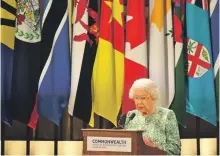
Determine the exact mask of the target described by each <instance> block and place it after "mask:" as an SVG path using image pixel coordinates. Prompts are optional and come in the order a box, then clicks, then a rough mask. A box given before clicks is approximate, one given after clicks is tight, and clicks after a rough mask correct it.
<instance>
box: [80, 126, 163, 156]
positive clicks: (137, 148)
mask: <svg viewBox="0 0 220 156" xmlns="http://www.w3.org/2000/svg"><path fill="white" fill-rule="evenodd" d="M82 132H83V155H148V154H149V155H166V153H165V152H164V151H162V150H160V149H158V148H156V147H149V146H147V145H146V144H145V143H144V142H143V139H142V132H143V131H142V130H121V129H82Z"/></svg>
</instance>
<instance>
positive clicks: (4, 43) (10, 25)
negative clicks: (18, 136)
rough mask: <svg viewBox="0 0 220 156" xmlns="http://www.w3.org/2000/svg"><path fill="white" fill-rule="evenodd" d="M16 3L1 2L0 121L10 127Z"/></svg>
mask: <svg viewBox="0 0 220 156" xmlns="http://www.w3.org/2000/svg"><path fill="white" fill-rule="evenodd" d="M15 17H16V1H15V0H11V1H6V0H2V1H1V25H0V32H1V38H0V44H1V45H0V46H1V50H0V56H1V120H2V121H3V122H4V123H5V124H7V125H9V126H11V123H12V115H11V81H12V67H13V56H14V41H15Z"/></svg>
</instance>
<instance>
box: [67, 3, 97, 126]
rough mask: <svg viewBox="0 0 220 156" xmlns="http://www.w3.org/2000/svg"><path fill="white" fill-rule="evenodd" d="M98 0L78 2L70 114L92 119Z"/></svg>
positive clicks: (75, 8) (85, 120)
mask: <svg viewBox="0 0 220 156" xmlns="http://www.w3.org/2000/svg"><path fill="white" fill-rule="evenodd" d="M97 12H98V2H97V0H76V1H75V2H74V13H73V15H74V21H73V43H72V68H71V75H72V76H71V93H70V100H69V105H68V111H69V114H70V115H74V116H76V117H78V118H79V119H82V120H83V121H84V122H86V123H89V121H90V116H91V110H92V85H91V81H92V80H91V79H92V71H93V65H94V61H95V56H96V50H97V43H98V38H97V37H98V13H97Z"/></svg>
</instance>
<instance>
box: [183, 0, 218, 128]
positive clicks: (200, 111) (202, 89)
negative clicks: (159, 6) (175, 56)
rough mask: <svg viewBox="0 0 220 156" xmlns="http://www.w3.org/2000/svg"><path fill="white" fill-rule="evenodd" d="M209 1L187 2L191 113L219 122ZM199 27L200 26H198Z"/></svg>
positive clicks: (188, 98) (189, 102)
mask: <svg viewBox="0 0 220 156" xmlns="http://www.w3.org/2000/svg"><path fill="white" fill-rule="evenodd" d="M207 2H208V1H207V0H203V1H201V0H194V1H190V0H188V1H187V3H186V28H187V29H186V30H187V31H186V35H187V38H188V41H187V42H188V45H187V52H188V88H187V89H188V97H187V107H186V110H187V112H189V113H191V114H193V115H195V116H198V117H200V118H202V119H204V120H206V121H208V122H210V123H212V124H213V125H216V101H215V92H214V77H213V76H214V75H213V68H212V51H211V43H210V29H209V14H208V3H207ZM198 28H199V29H198Z"/></svg>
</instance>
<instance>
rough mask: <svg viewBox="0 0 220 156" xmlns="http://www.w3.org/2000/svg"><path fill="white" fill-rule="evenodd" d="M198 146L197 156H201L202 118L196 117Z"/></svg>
mask: <svg viewBox="0 0 220 156" xmlns="http://www.w3.org/2000/svg"><path fill="white" fill-rule="evenodd" d="M196 146H197V155H200V118H199V117H196Z"/></svg>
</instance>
